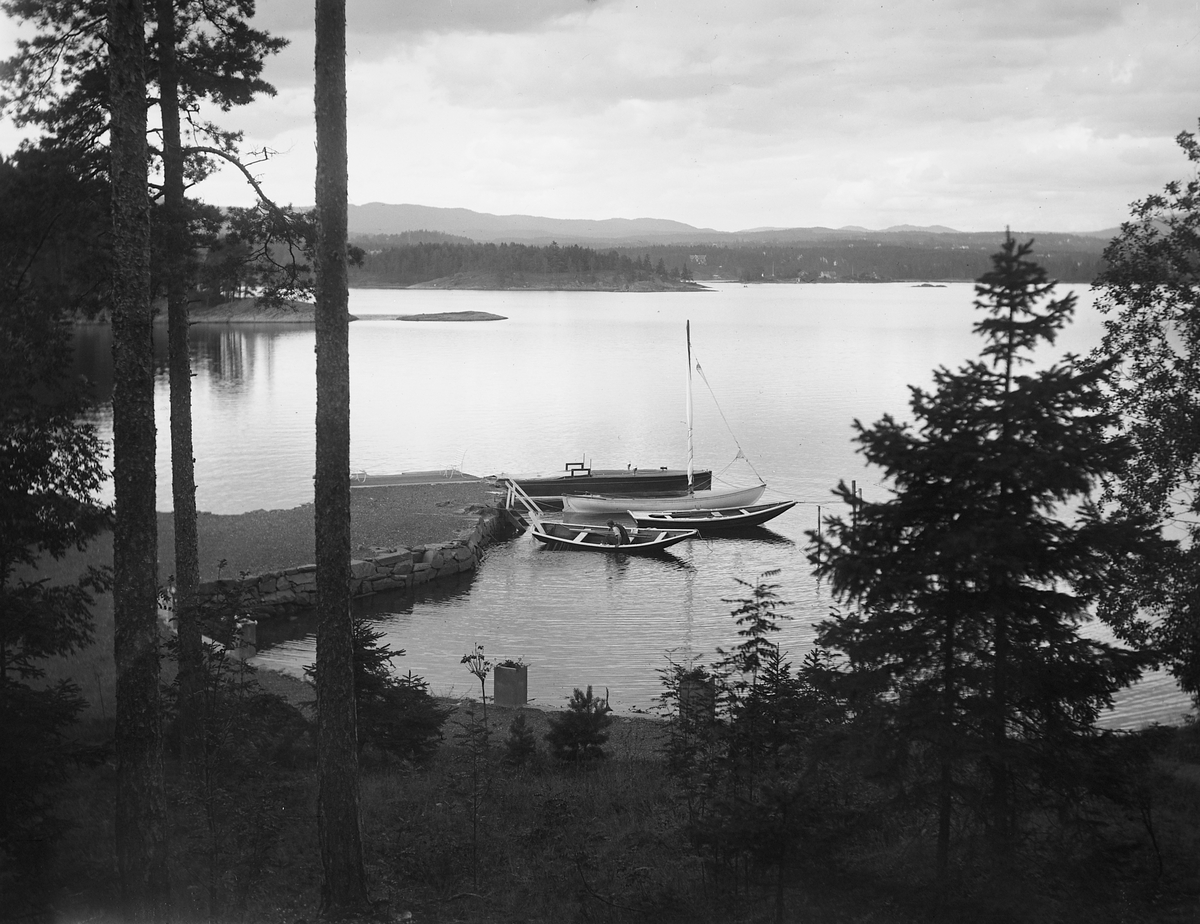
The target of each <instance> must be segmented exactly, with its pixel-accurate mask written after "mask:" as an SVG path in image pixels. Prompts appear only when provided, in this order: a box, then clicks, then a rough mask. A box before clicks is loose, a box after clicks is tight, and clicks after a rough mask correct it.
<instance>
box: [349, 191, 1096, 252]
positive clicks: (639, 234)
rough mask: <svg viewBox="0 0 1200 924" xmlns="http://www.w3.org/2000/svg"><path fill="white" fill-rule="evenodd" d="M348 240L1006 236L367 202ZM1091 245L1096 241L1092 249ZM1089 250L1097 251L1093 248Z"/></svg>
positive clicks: (353, 210)
mask: <svg viewBox="0 0 1200 924" xmlns="http://www.w3.org/2000/svg"><path fill="white" fill-rule="evenodd" d="M349 220H350V233H351V234H352V235H367V234H371V235H375V234H402V233H404V232H406V231H435V232H439V233H442V234H452V235H458V236H461V237H466V238H470V239H471V240H473V241H479V242H481V243H488V242H494V243H502V242H513V243H523V244H543V245H544V244H549V243H550V242H551V241H558V243H560V244H580V245H588V246H593V247H594V246H621V245H624V246H629V245H633V244H689V243H707V244H736V243H752V242H762V243H766V242H777V243H790V242H801V241H832V240H848V239H855V240H861V239H863V238H867V239H880V238H882V239H885V240H887V241H889V242H894V243H906V244H929V243H934V242H935V241H937V242H938V243H941V242H943V241H945V238H941V240H938V239H939V238H940V237H941V236H942V235H946V236H950V237H956V238H959V239H963V240H966V239H977V238H985V239H989V240H990V239H996V238H998V237H999V236H1002V235H1003V232H1002V231H994V232H974V233H972V232H962V231H956V230H955V229H953V228H947V227H945V226H943V225H932V226H930V227H918V226H916V225H894V226H892V227H890V228H886V229H884V230H882V231H871V230H869V229H867V228H861V227H857V226H847V227H843V228H820V227H818V228H750V229H747V230H744V231H717V230H715V229H713V228H696V227H693V226H692V225H688V224H684V223H683V222H680V221H670V220H668V219H663V218H606V219H603V220H599V221H596V220H589V219H581V218H542V217H538V216H535V215H490V214H488V213H486V212H474V211H472V210H470V209H444V208H435V207H433V206H427V205H408V204H404V205H389V204H386V203H383V202H369V203H367V204H366V205H352V206H350V214H349ZM1117 231H1118V229H1116V228H1111V229H1108V230H1104V231H1091V232H1084V233H1075V234H1063V233H1062V232H1023V231H1014V232H1013V233H1014V234H1015V235H1017V236H1018V237H1020V236H1025V237H1030V236H1033V237H1037V238H1039V240H1044V239H1045V238H1047V237H1053V238H1054V239H1056V240H1058V241H1070V240H1071V239H1079V240H1078V243H1079V244H1080V245H1082V246H1084V247H1086V248H1087V249H1091V248H1092V247H1094V246H1095V244H1094V241H1095V240H1096V239H1102V240H1108V239H1110V238H1112V237H1113V236H1114V235H1115V234H1116V233H1117ZM1089 239H1090V241H1089ZM1089 243H1090V244H1091V246H1088V245H1089Z"/></svg>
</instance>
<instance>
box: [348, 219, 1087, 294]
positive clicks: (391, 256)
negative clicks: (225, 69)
mask: <svg viewBox="0 0 1200 924" xmlns="http://www.w3.org/2000/svg"><path fill="white" fill-rule="evenodd" d="M427 233H428V232H417V233H414V236H415V235H416V234H427ZM401 237H402V236H400V235H372V236H361V237H358V238H356V240H355V243H357V244H358V245H359V246H361V247H363V248H364V250H366V257H365V259H364V261H363V265H362V266H361V267H357V268H353V269H352V270H351V276H350V282H351V285H356V286H409V285H416V284H419V283H424V282H429V281H430V280H434V279H441V278H444V277H447V276H452V275H454V274H456V273H494V274H496V277H497V284H498V285H500V286H504V285H507V284H509V283H511V282H513V279H512V278H511V277H514V276H516V275H521V274H540V275H544V274H559V275H561V274H568V275H575V276H578V277H581V278H586V277H588V276H589V275H591V274H595V273H617V274H619V275H621V276H623V277H625V278H628V279H630V280H637V279H644V278H647V277H649V276H651V275H657V276H662V277H670V278H675V279H685V280H686V279H696V280H705V279H737V280H741V281H743V282H770V281H780V282H893V281H923V280H930V281H961V282H967V281H970V280H973V279H976V278H978V277H979V275H980V274H981V273H983V272H985V271H986V269H987V266H988V260H989V255H990V254H991V253H992V252H993V250H994V249H995V246H996V241H995V240H993V239H992V236H991V235H986V234H972V235H965V234H964V235H926V236H924V238H922V239H920V240H918V241H914V242H908V241H906V242H892V241H888V240H878V239H875V238H874V236H870V237H868V236H864V237H863V238H862V239H858V240H829V241H807V242H789V243H778V242H775V243H762V244H754V245H751V244H746V243H742V244H725V245H719V246H718V245H697V244H671V245H653V246H638V247H618V248H612V249H607V250H603V251H599V250H594V249H592V248H589V247H583V246H580V245H576V244H572V245H570V246H566V247H563V246H559V245H558V244H550V245H549V246H545V247H538V246H532V245H527V244H491V243H489V244H479V243H472V242H466V241H465V240H464V239H463V238H450V237H449V236H439V237H445V238H446V239H445V240H439V239H438V238H437V237H432V236H431V239H430V240H427V241H422V242H419V243H414V242H411V241H405V240H397V239H398V238H401ZM1104 243H1105V242H1104V241H1103V240H1102V239H1100V238H1087V237H1080V236H1068V235H1045V237H1044V239H1043V240H1040V241H1035V253H1036V257H1037V259H1038V261H1039V262H1040V263H1041V264H1042V265H1043V266H1045V267H1046V269H1047V271H1048V272H1049V274H1050V276H1051V277H1052V278H1055V279H1059V280H1061V281H1063V282H1075V283H1088V282H1091V281H1092V280H1093V279H1095V278H1096V276H1097V275H1098V274H1099V273H1100V271H1101V270H1102V269H1103V267H1104V260H1103V256H1102V253H1101V252H1102V249H1103V246H1104Z"/></svg>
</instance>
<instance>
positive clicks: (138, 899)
mask: <svg viewBox="0 0 1200 924" xmlns="http://www.w3.org/2000/svg"><path fill="white" fill-rule="evenodd" d="M144 28H145V11H144V9H143V7H142V3H141V2H140V0H109V6H108V39H109V81H110V91H111V125H110V149H111V156H112V211H113V238H112V248H113V304H112V318H113V322H112V327H113V377H114V385H113V481H114V488H115V501H116V523H115V526H114V529H113V618H114V623H115V626H114V635H115V642H114V655H115V658H116V667H117V719H116V731H115V738H116V756H117V803H116V825H115V834H116V848H117V865H118V872H119V875H120V880H121V893H122V900H123V902H124V905H125V918H126V919H127V920H130V921H146V920H161V919H164V918H165V917H166V913H167V902H168V880H167V832H166V804H165V798H164V791H163V768H162V728H161V714H160V703H159V694H158V626H157V617H158V600H157V560H158V536H157V532H158V530H157V520H156V517H155V511H154V506H155V505H154V489H155V470H154V449H155V437H154V348H153V340H152V328H151V314H150V203H149V199H148V196H147V189H146V181H147V170H146V77H145V47H144V39H143V33H144Z"/></svg>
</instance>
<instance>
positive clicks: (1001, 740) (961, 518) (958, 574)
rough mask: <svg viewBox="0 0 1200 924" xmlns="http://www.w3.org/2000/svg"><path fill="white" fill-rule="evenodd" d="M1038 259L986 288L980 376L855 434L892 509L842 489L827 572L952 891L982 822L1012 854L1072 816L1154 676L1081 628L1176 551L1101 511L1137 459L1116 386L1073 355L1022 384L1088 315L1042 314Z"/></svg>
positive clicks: (960, 375)
mask: <svg viewBox="0 0 1200 924" xmlns="http://www.w3.org/2000/svg"><path fill="white" fill-rule="evenodd" d="M1031 253H1032V245H1031V244H1023V245H1018V244H1017V243H1016V242H1015V241H1013V240H1012V239H1011V238H1009V239H1007V240H1006V241H1005V243H1004V246H1003V249H1002V250H1001V251H1000V252H999V253H997V254H996V255H995V257H994V258H993V261H994V268H993V270H992V272H990V273H988V274H986V275H985V276H983V277H981V278H980V280H979V283H978V285H977V286H976V292H977V295H978V299H977V301H976V306H977V307H978V308H979V309H980V310H981V311H983V312H985V315H984V317H983V318H982V319H981V320H980V321H979V322H977V324H976V325H975V331H976V333H978V334H979V335H980V336H981V337H983V339H984V347H983V349H982V351H981V359H980V360H978V361H974V362H970V363H968V364H966V365H965V366H963V367H962V368H961V369H960V370H958V371H957V372H951V371H949V370H946V369H939V370H937V371H935V373H934V380H935V388H934V391H932V392H925V391H923V390H921V389H918V388H913V389H912V402H911V405H912V417H913V419H914V423H912V424H908V423H900V422H898V421H897V420H895V419H893V418H892V417H891V416H885V417H884V418H883V419H881V420H880V421H879V422H877V423H876V424H875V425H874V426H872V427H865V426H863V425H862V424H861V423H858V422H857V421H856V423H855V426H856V429H857V431H858V436H857V437H856V439H857V441H858V442H859V444H860V446H861V450H860V451H861V452H862V454H863V455H864V456H865V458H866V460H867V462H868V463H870V464H872V465H875V466H877V467H878V468H880V469H881V470H882V471H883V473H884V476H885V478H886V479H887V482H888V486H889V488H890V490H891V494H890V495H889V496H888V497H887V498H886V499H885V500H882V501H878V502H873V501H867V502H863V501H860V500H858V499H857V498H855V497H854V496H853V495H852V492H851V490H850V488H849V487H847V486H846V485H845V484H842V485H840V486H839V487H838V489H837V492H836V493H837V494H838V496H839V497H841V498H842V500H843V501H845V502H846V503H848V504H852V505H854V514H853V516H852V517H851V518H850V519H849V520H848V521H845V520H841V519H836V518H835V519H833V520H831V521H829V522H830V528H829V535H828V536H827V537H826V541H825V544H824V547H823V557H822V558H821V561H820V564H819V565H818V568H817V571H818V574H819V575H821V576H822V577H825V578H828V579H829V580H830V581H831V584H832V588H833V591H834V594H835V597H836V598H837V599H838V600H839V601H842V602H844V603H847V604H849V605H851V606H852V607H854V609H852V610H851V611H849V612H845V613H835V615H834V618H833V619H832V620H830V621H827V622H825V623H823V624H822V625H821V627H820V632H819V636H818V641H819V644H821V645H823V646H826V647H828V648H830V649H832V650H834V651H837V652H840V653H841V654H842V655H843V656H844V659H845V665H844V666H845V671H844V673H843V674H842V675H841V677H840V678H838V683H837V686H838V688H839V689H840V690H841V694H842V695H843V696H844V697H845V698H846V699H847V701H848V702H850V703H851V704H852V705H853V706H854V708H855V709H856V711H857V712H858V713H859V714H860V715H862V716H863V717H864V718H870V720H871V722H872V724H873V727H875V728H876V729H878V730H880V731H883V732H885V733H886V734H888V735H890V736H891V744H890V745H889V746H888V748H887V750H888V751H889V752H890V755H891V765H892V767H893V768H894V770H895V771H896V772H902V773H903V774H905V775H906V778H907V779H908V780H909V784H910V785H912V786H914V787H918V788H919V789H921V790H924V791H925V792H928V793H929V796H930V798H931V800H932V802H931V804H932V806H934V814H935V817H936V818H937V830H938V867H939V872H940V873H941V874H942V875H943V876H944V875H945V874H946V873H947V870H948V863H949V849H950V840H951V836H952V833H953V832H955V831H956V830H957V831H964V830H974V825H976V824H979V823H982V830H983V833H985V834H986V835H987V840H988V842H989V843H990V844H991V846H992V848H993V850H994V852H995V854H996V855H997V856H1005V855H1007V854H1008V852H1009V850H1010V848H1011V847H1012V846H1013V845H1014V844H1015V843H1016V842H1017V841H1018V839H1019V831H1020V830H1021V827H1022V825H1021V819H1022V818H1023V817H1029V816H1030V815H1031V813H1034V812H1035V811H1036V810H1037V809H1038V808H1039V807H1043V806H1047V805H1054V804H1057V805H1059V806H1062V805H1064V804H1065V803H1064V802H1063V801H1062V800H1060V799H1059V798H1058V795H1059V794H1060V793H1061V792H1063V791H1064V790H1063V787H1062V786H1061V783H1062V781H1064V780H1066V779H1069V778H1070V777H1071V776H1072V775H1073V774H1074V773H1075V772H1076V765H1077V764H1078V762H1079V761H1080V760H1082V759H1083V758H1082V754H1083V751H1084V750H1086V748H1087V747H1088V746H1089V742H1090V740H1091V739H1092V738H1093V737H1094V736H1095V734H1096V731H1095V722H1096V719H1097V717H1098V716H1099V715H1100V712H1101V710H1102V709H1103V708H1104V707H1105V706H1107V705H1109V704H1110V703H1111V701H1112V695H1113V693H1114V692H1115V691H1116V690H1118V689H1120V688H1121V687H1122V686H1124V685H1126V684H1128V683H1130V682H1131V681H1132V680H1133V679H1135V678H1136V677H1137V676H1138V674H1139V672H1140V669H1141V667H1142V665H1143V664H1144V663H1145V659H1144V658H1142V657H1140V656H1139V655H1137V654H1135V653H1132V652H1129V651H1126V650H1123V649H1120V648H1118V647H1116V646H1113V645H1108V644H1103V643H1101V642H1097V641H1093V640H1091V639H1089V638H1087V637H1085V636H1083V635H1082V634H1081V633H1080V632H1079V627H1080V625H1081V624H1082V623H1083V622H1084V621H1086V620H1087V619H1088V612H1089V608H1091V607H1092V606H1094V604H1095V603H1096V601H1097V600H1098V599H1100V598H1101V597H1103V596H1104V595H1106V594H1109V593H1111V592H1113V591H1114V590H1115V589H1116V588H1118V587H1120V586H1121V584H1122V582H1123V581H1124V580H1125V574H1124V569H1123V567H1122V566H1123V564H1124V563H1125V562H1127V561H1129V560H1131V559H1134V560H1136V559H1137V558H1138V557H1140V556H1144V555H1153V554H1156V553H1157V552H1159V551H1161V550H1162V549H1163V548H1164V545H1163V543H1162V542H1161V540H1160V539H1159V538H1158V536H1157V534H1156V533H1155V531H1154V530H1153V529H1151V528H1150V524H1149V522H1148V521H1147V520H1146V519H1145V518H1138V517H1131V516H1126V515H1121V514H1114V515H1105V514H1104V513H1102V512H1101V510H1100V509H1098V507H1097V506H1096V499H1097V498H1096V495H1098V494H1099V491H1100V487H1101V485H1102V483H1103V480H1104V479H1106V478H1108V477H1111V476H1112V475H1113V474H1114V473H1116V472H1119V471H1120V470H1121V467H1122V465H1123V464H1124V462H1125V460H1126V459H1127V458H1128V453H1129V444H1128V443H1127V442H1126V441H1124V440H1122V439H1113V438H1112V432H1113V430H1114V428H1115V424H1116V415H1115V414H1114V413H1113V412H1112V411H1111V410H1110V409H1109V408H1108V407H1107V406H1106V405H1105V402H1104V399H1103V391H1102V388H1101V384H1102V382H1103V381H1104V379H1105V376H1106V375H1107V370H1106V369H1105V368H1103V367H1100V368H1091V369H1081V368H1080V366H1079V364H1078V362H1077V361H1076V360H1075V359H1074V358H1073V357H1067V359H1066V360H1065V361H1064V362H1063V363H1061V364H1060V365H1055V366H1052V367H1050V368H1048V369H1045V370H1043V371H1039V372H1035V373H1030V374H1021V373H1020V368H1021V366H1022V365H1023V364H1025V363H1028V362H1030V361H1031V353H1032V352H1033V350H1034V349H1035V348H1036V347H1037V346H1039V345H1040V344H1048V343H1052V342H1053V340H1054V338H1055V335H1056V334H1057V332H1058V331H1059V330H1060V329H1061V328H1062V326H1063V325H1064V324H1066V323H1067V322H1068V321H1069V320H1070V317H1071V314H1072V311H1073V302H1074V299H1073V298H1072V297H1071V296H1068V297H1067V298H1064V299H1060V300H1050V301H1045V302H1044V301H1043V300H1044V299H1046V298H1047V297H1048V296H1049V295H1050V293H1051V291H1052V289H1053V283H1051V282H1049V281H1048V280H1047V278H1046V274H1045V272H1044V270H1043V269H1042V268H1041V267H1040V266H1038V265H1037V264H1036V263H1035V262H1033V261H1032V260H1031V259H1030V255H1031ZM813 539H814V541H815V540H816V537H815V536H814V537H813ZM814 560H815V559H814Z"/></svg>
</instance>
